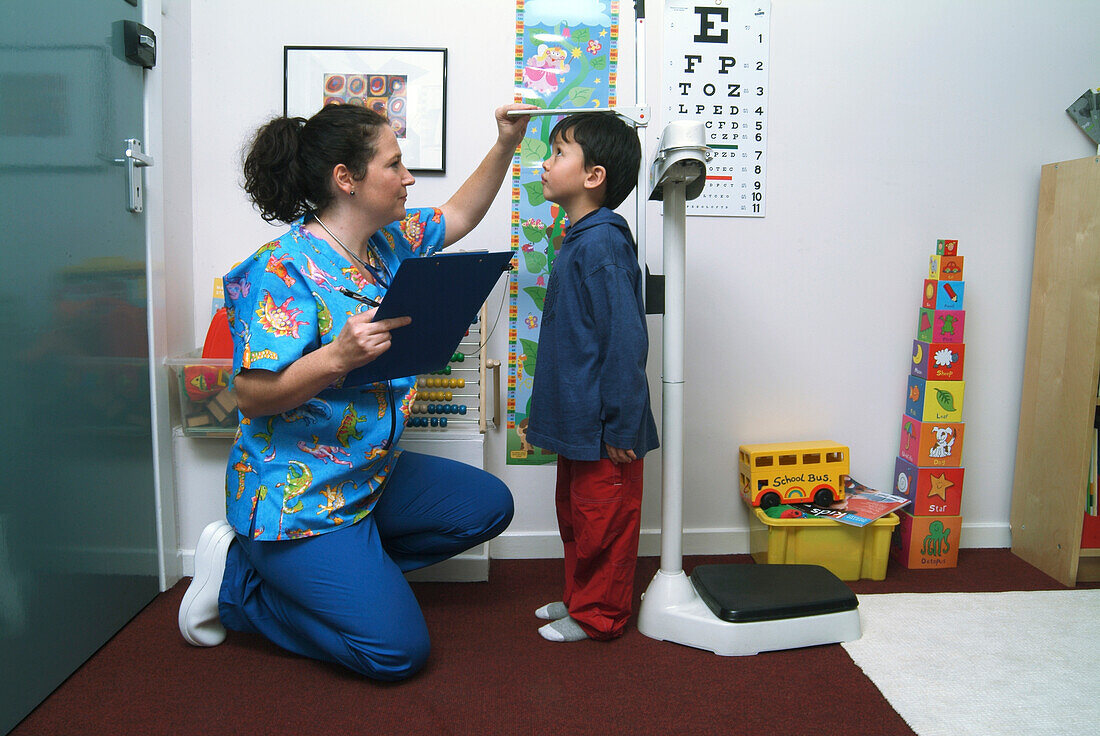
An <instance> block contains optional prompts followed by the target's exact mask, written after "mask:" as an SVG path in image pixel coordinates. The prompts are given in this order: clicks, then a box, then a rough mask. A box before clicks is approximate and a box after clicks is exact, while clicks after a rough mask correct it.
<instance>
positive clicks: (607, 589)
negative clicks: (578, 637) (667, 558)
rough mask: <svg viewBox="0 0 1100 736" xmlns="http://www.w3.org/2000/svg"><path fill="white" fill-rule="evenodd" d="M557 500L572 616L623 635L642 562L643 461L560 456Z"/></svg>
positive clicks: (590, 628)
mask: <svg viewBox="0 0 1100 736" xmlns="http://www.w3.org/2000/svg"><path fill="white" fill-rule="evenodd" d="M555 500H556V504H557V511H558V528H559V529H560V531H561V541H562V542H563V543H564V544H565V596H564V598H563V600H564V602H565V605H566V607H567V608H568V609H569V615H570V616H572V617H573V619H574V620H575V621H576V622H577V623H578V624H580V627H581V628H582V629H584V631H585V633H586V634H588V636H589V637H591V638H593V639H614V638H615V637H617V636H622V634H623V631H624V630H625V629H626V622H627V619H629V618H630V609H631V603H632V599H633V596H634V568H635V566H636V565H637V562H638V532H639V529H640V525H641V513H642V460H635V461H634V462H631V463H624V464H619V465H617V464H615V463H613V462H611V461H610V460H608V459H606V458H604V459H602V460H593V461H582V460H569V459H568V458H564V457H562V456H560V455H559V456H558V481H557V488H556V494H555Z"/></svg>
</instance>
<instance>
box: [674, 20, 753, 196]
mask: <svg viewBox="0 0 1100 736" xmlns="http://www.w3.org/2000/svg"><path fill="white" fill-rule="evenodd" d="M664 13H665V17H664V21H665V22H664V29H665V30H664V43H663V44H662V48H663V54H664V58H663V59H662V60H661V108H662V110H663V119H664V122H665V123H666V124H667V123H669V122H671V121H673V120H699V121H702V123H703V126H704V128H705V130H706V143H707V145H708V146H709V147H710V149H711V152H712V154H713V157H712V158H711V160H710V161H709V162H708V163H707V182H706V186H705V187H703V193H702V194H700V195H699V197H698V198H697V199H693V200H691V201H690V202H688V203H687V214H689V215H716V216H722V217H763V216H764V205H765V202H766V187H765V182H766V181H767V179H766V175H767V161H768V156H767V151H768V148H767V146H768V66H769V57H768V44H769V38H768V35H769V28H770V23H771V2H769V1H768V0H763V1H761V0H757V1H756V2H749V1H748V0H669V2H668V4H667V5H666V6H665V9H664Z"/></svg>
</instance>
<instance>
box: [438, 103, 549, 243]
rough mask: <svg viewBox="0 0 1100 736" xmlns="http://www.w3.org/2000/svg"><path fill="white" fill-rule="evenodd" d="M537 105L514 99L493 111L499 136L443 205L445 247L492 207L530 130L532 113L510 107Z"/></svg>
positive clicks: (530, 107) (461, 235)
mask: <svg viewBox="0 0 1100 736" xmlns="http://www.w3.org/2000/svg"><path fill="white" fill-rule="evenodd" d="M536 109H538V108H537V107H535V106H534V105H527V104H524V103H519V102H513V103H511V104H508V105H502V106H501V107H498V108H497V109H496V112H494V113H493V117H494V118H495V120H496V123H497V140H496V142H495V143H494V144H493V147H492V148H490V149H489V153H487V154H486V155H485V158H484V159H482V161H481V163H480V164H479V165H478V167H477V168H476V169H474V173H472V174H470V177H469V178H468V179H466V181H465V182H463V183H462V186H460V187H459V188H458V191H457V192H455V193H454V195H452V196H451V198H450V199H448V200H447V201H446V202H445V203H444V204H443V206H442V207H441V208H440V209H441V210H443V220H444V222H446V223H447V233H446V235H444V236H443V247H444V248H446V247H447V246H448V245H451V244H452V243H454V242H456V241H458V240H460V239H461V238H462V237H464V236H465V235H466V234H467V233H469V232H470V231H471V230H473V229H474V228H475V227H477V224H478V223H479V222H481V218H482V217H484V216H485V213H486V212H488V211H489V205H491V204H492V203H493V198H494V197H495V196H496V194H497V191H499V190H500V185H501V182H503V181H504V176H505V175H506V174H507V173H508V171H509V170H510V169H511V167H512V157H513V156H514V155H515V152H516V146H518V145H519V142H520V141H521V140H523V134H524V133H525V132H527V121H528V120H530V119H531V116H530V115H522V116H518V117H509V115H508V111H509V110H536Z"/></svg>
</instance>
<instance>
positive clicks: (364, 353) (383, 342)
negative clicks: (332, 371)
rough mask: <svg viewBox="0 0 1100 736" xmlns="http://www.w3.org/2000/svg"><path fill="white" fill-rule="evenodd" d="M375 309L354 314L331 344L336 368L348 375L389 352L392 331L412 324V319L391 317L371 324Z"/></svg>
mask: <svg viewBox="0 0 1100 736" xmlns="http://www.w3.org/2000/svg"><path fill="white" fill-rule="evenodd" d="M377 311H378V310H377V309H370V310H367V311H366V312H360V313H359V314H353V315H351V316H350V317H348V321H347V322H345V323H344V329H342V330H340V334H339V335H337V336H336V339H335V340H333V341H332V343H331V344H330V346H329V349H330V350H332V351H333V354H334V356H335V359H336V361H337V365H339V366H341V367H342V368H343V372H344V373H348V372H350V371H352V370H354V369H355V368H358V367H360V366H363V365H366V364H367V363H370V362H371V361H373V360H376V359H377V358H378V356H380V355H381V354H382V353H384V352H386V351H387V350H389V349H390V345H391V344H392V336H391V334H390V333H391V331H393V330H396V329H397V328H398V327H404V326H405V325H407V324H409V323H410V322H412V318H411V317H393V318H391V319H383V320H380V321H378V322H371V320H372V319H373V318H374V313H375V312H377Z"/></svg>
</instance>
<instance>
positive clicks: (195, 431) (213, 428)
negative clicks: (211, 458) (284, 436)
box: [164, 350, 238, 437]
mask: <svg viewBox="0 0 1100 736" xmlns="http://www.w3.org/2000/svg"><path fill="white" fill-rule="evenodd" d="M164 364H165V365H166V366H168V367H169V368H170V369H171V370H172V371H173V373H174V374H175V376H176V386H177V388H178V390H179V391H178V392H179V401H180V422H181V424H182V425H183V433H184V434H185V435H188V436H191V437H232V436H233V435H234V434H235V433H236V431H237V421H238V418H237V399H236V397H235V396H234V395H233V392H232V391H230V390H229V384H230V378H231V376H232V373H233V361H232V360H228V359H224V360H223V359H220V358H203V357H201V355H200V351H198V350H196V351H194V352H192V353H189V354H188V355H184V356H181V357H178V358H167V359H165V361H164Z"/></svg>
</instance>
